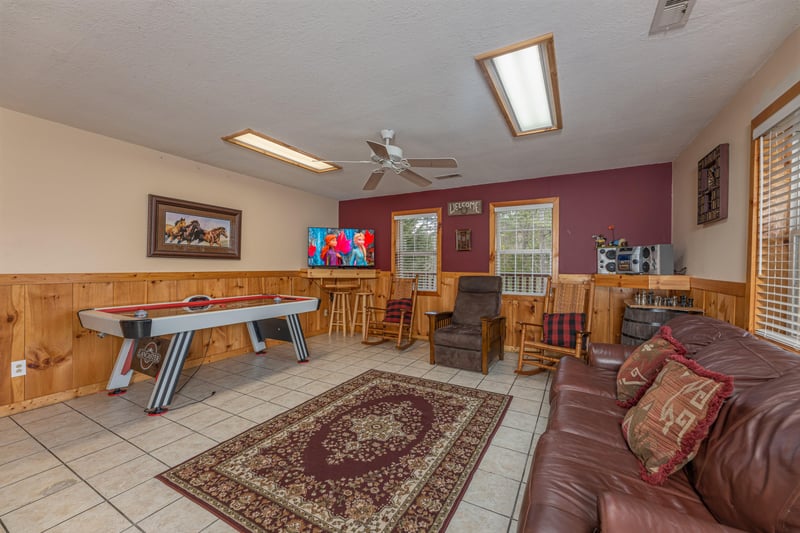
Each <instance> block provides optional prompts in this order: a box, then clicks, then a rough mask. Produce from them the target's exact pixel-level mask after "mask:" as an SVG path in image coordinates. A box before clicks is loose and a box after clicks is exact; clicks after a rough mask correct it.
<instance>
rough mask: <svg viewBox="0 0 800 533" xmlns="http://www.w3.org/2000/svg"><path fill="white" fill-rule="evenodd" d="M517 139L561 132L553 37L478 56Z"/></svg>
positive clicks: (544, 36) (550, 35)
mask: <svg viewBox="0 0 800 533" xmlns="http://www.w3.org/2000/svg"><path fill="white" fill-rule="evenodd" d="M475 60H476V61H477V62H478V64H479V65H480V67H481V70H482V71H483V73H484V76H485V77H486V80H487V82H488V83H489V87H490V88H491V89H492V93H493V95H494V97H495V100H496V101H497V103H498V105H499V106H500V110H501V111H502V113H503V116H504V117H505V119H506V122H507V123H508V126H509V128H510V129H511V132H512V134H513V135H514V136H520V135H529V134H532V133H542V132H546V131H553V130H558V129H561V106H560V101H559V94H558V77H557V75H556V60H555V47H554V45H553V34H552V33H548V34H546V35H543V36H541V37H536V38H534V39H529V40H527V41H523V42H521V43H517V44H513V45H510V46H506V47H504V48H500V49H498V50H493V51H491V52H487V53H485V54H481V55H479V56H477V57H475Z"/></svg>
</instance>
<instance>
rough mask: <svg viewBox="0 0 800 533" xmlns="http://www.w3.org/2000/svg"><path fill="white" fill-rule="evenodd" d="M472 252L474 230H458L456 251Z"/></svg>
mask: <svg viewBox="0 0 800 533" xmlns="http://www.w3.org/2000/svg"><path fill="white" fill-rule="evenodd" d="M470 250H472V230H470V229H457V230H456V251H457V252H469V251H470Z"/></svg>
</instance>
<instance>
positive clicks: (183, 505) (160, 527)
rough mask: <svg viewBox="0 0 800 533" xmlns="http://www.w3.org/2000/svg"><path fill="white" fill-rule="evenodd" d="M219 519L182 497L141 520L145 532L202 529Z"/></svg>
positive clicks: (160, 532) (140, 524)
mask: <svg viewBox="0 0 800 533" xmlns="http://www.w3.org/2000/svg"><path fill="white" fill-rule="evenodd" d="M216 521H217V517H216V516H214V515H213V514H211V513H209V512H208V511H206V510H205V509H203V508H201V507H200V506H199V505H197V504H196V503H194V502H192V501H189V500H188V499H186V498H181V499H179V500H178V501H176V502H173V503H171V504H169V505H168V506H166V507H165V508H163V509H161V510H160V511H158V512H156V513H155V514H153V515H150V516H149V517H147V518H145V519H144V520H142V521H141V522H139V524H138V526H139V527H140V528H142V531H144V532H145V533H148V532H153V533H163V532H164V531H181V532H186V533H189V532H191V531H202V530H203V529H204V528H206V527H208V526H210V525H211V524H213V523H214V522H216Z"/></svg>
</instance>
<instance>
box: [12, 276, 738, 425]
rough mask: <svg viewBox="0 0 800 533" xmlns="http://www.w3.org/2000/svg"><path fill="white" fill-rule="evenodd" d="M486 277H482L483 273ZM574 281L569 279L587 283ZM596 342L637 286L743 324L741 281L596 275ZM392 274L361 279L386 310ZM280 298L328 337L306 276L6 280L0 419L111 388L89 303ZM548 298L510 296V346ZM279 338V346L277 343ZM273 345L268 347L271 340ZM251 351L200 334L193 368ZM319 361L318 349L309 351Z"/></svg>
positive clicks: (433, 297)
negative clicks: (304, 300) (84, 315)
mask: <svg viewBox="0 0 800 533" xmlns="http://www.w3.org/2000/svg"><path fill="white" fill-rule="evenodd" d="M466 274H482V273H466V272H443V273H442V279H441V284H440V290H439V293H438V294H421V295H420V296H419V299H418V304H417V309H418V311H417V313H416V316H415V319H414V320H415V321H414V335H415V337H417V338H418V339H420V340H424V339H427V334H428V331H427V330H428V322H427V320H425V315H424V313H425V311H446V310H451V309H452V308H453V305H454V303H455V298H456V292H457V288H458V278H459V277H460V276H462V275H466ZM483 274H485V273H483ZM589 276H592V275H567V274H562V275H561V277H562V278H567V277H574V278H576V279H577V278H587V277H589ZM595 279H596V290H595V308H594V313H595V315H594V317H593V327H592V329H593V332H592V340H593V341H594V342H619V339H620V329H621V324H622V315H623V312H624V309H625V304H624V301H625V300H626V299H630V298H633V295H634V294H635V293H636V292H637V291H639V290H643V289H646V290H653V291H654V292H655V293H656V294H659V295H672V294H687V295H689V296H690V297H692V298H694V300H695V306H697V307H702V308H703V309H704V310H705V312H706V315H708V316H712V317H715V318H720V319H722V320H726V321H728V322H731V323H733V324H736V325H737V326H740V327H746V324H747V312H746V307H745V298H744V294H745V285H744V283H733V282H721V281H714V280H705V279H695V278H690V277H688V276H620V275H596V276H595ZM389 281H390V273H388V272H378V276H377V277H376V278H373V279H363V280H361V286H362V287H369V288H370V289H372V290H373V291H374V292H375V304H376V305H377V306H384V305H385V303H386V298H387V294H388V289H389ZM260 293H277V294H293V295H298V296H314V297H318V298H320V299H321V305H320V309H319V311H317V312H315V313H304V314H302V315H300V322H301V324H302V326H303V330H304V332H305V334H306V336H313V335H319V334H323V333H325V334H326V333H327V316H328V311H329V309H330V300H329V296H328V295H329V293H328V292H327V291H326V290H325V288H324V287H323V285H322V283H321V282H320V280H318V279H313V278H309V277H308V276H307V275H304V274H303V271H248V272H199V273H194V272H167V273H103V274H19V275H17V274H0V320H1V321H2V322H0V323H1V324H2V326H0V369H2V371H1V372H0V416H3V415H7V414H12V413H14V412H18V411H20V410H24V409H30V408H34V407H39V406H42V405H48V404H52V403H56V402H59V401H63V400H66V399H69V398H73V397H75V396H80V395H84V394H90V393H93V392H97V391H100V390H103V389H104V388H105V384H106V381H107V379H108V375H109V374H110V372H111V367H112V365H113V362H114V359H115V357H116V354H117V352H118V350H119V347H120V344H121V340H120V339H117V338H114V337H110V336H109V337H105V338H99V337H98V336H97V335H96V334H95V333H94V332H92V331H89V330H86V329H84V328H82V327H81V325H80V322H79V321H78V315H77V312H78V311H79V310H81V309H85V308H88V307H101V306H108V305H125V304H139V303H155V302H164V301H175V300H182V299H184V298H186V297H188V296H192V295H196V294H205V295H208V296H211V297H220V296H240V295H245V294H260ZM543 304H544V302H543V298H541V297H534V296H517V295H506V296H504V297H503V303H502V310H503V313H504V314H505V316H506V317H507V321H506V323H507V328H508V329H507V331H506V345H507V349H508V350H509V351H514V350H515V349H516V346H518V345H519V327H518V326H517V323H518V322H520V321H531V320H533V319H536V318H540V317H541V313H542V306H543ZM271 342H278V341H271ZM268 345H269V343H268ZM250 350H251V346H250V340H249V337H248V334H247V329H246V327H245V326H244V325H243V324H238V325H234V326H226V327H222V328H213V329H210V330H203V331H202V332H200V333H199V334H197V335H195V338H194V341H193V343H192V347H191V349H190V352H189V358H188V359H187V363H186V367H187V368H189V367H192V366H196V365H199V364H201V363H202V362H211V361H216V360H220V359H225V358H227V357H232V356H236V355H240V354H243V353H247V352H249V351H250ZM311 357H312V361H313V353H312V354H311ZM23 358H24V359H25V360H26V361H27V366H28V371H27V374H26V375H25V376H21V377H16V378H13V379H12V378H11V377H10V373H9V369H10V367H11V361H16V360H19V359H23Z"/></svg>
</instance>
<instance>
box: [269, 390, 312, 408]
mask: <svg viewBox="0 0 800 533" xmlns="http://www.w3.org/2000/svg"><path fill="white" fill-rule="evenodd" d="M313 397H314V396H312V395H311V394H306V393H305V392H300V391H290V392H287V393H286V394H283V395H281V396H278V397H277V398H273V399H272V400H271V403H276V404H278V405H282V406H284V407H289V408H292V407H296V406H298V405H300V404H301V403H303V402H305V401H307V400H310V399H311V398H313Z"/></svg>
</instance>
